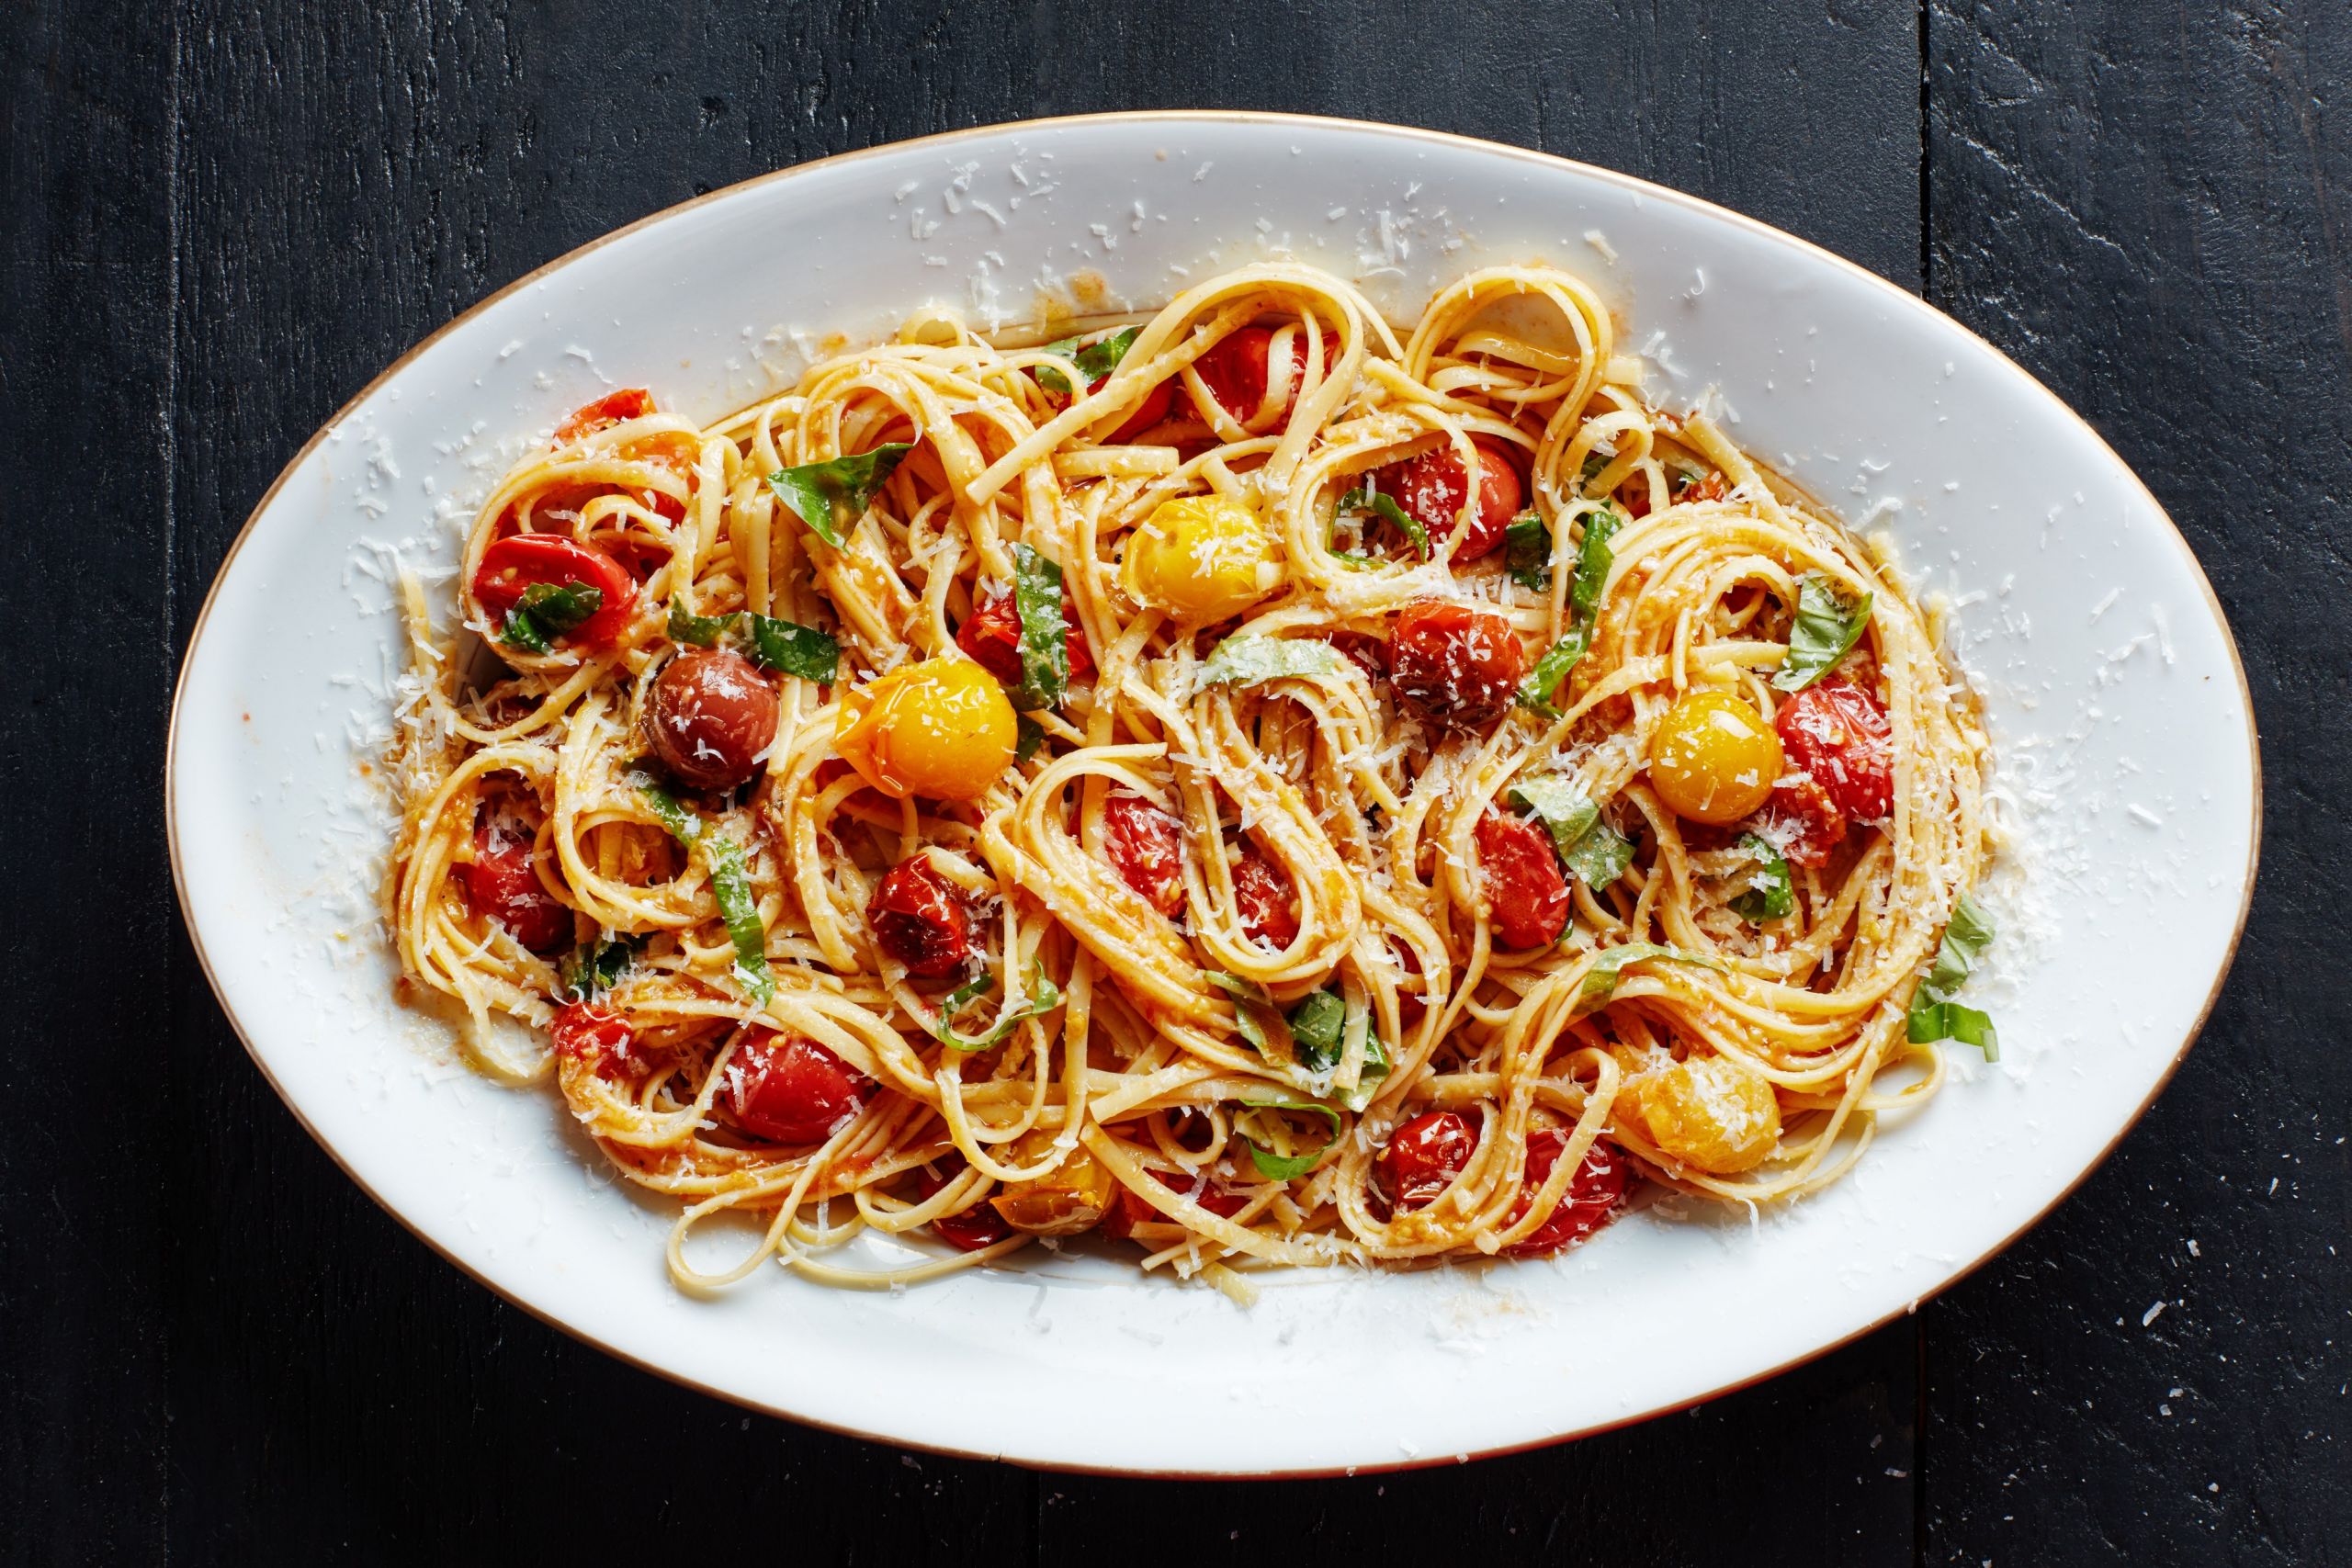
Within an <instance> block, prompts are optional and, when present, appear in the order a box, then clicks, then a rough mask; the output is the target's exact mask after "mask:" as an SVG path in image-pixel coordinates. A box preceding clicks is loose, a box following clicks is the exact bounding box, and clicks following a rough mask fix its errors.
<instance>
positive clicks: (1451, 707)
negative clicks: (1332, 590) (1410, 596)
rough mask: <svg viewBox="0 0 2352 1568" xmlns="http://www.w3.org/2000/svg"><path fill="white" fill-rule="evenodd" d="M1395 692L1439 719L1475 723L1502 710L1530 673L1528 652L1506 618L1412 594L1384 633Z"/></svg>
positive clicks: (1487, 720)
mask: <svg viewBox="0 0 2352 1568" xmlns="http://www.w3.org/2000/svg"><path fill="white" fill-rule="evenodd" d="M1388 678H1389V680H1390V681H1391V682H1393V683H1394V684H1395V685H1396V688H1397V695H1398V696H1399V697H1401V698H1403V699H1404V700H1405V701H1406V702H1407V703H1408V704H1409V705H1412V706H1413V707H1415V708H1417V709H1419V711H1420V712H1421V713H1422V714H1424V715H1426V716H1428V717H1430V719H1433V720H1435V721H1436V722H1437V723H1440V724H1451V725H1456V726H1460V727H1462V728H1473V729H1475V728H1478V727H1480V726H1482V725H1487V724H1491V723H1492V722H1494V721H1495V720H1496V719H1498V718H1500V717H1501V716H1503V714H1504V713H1505V712H1507V711H1508V710H1509V709H1510V704H1511V699H1512V698H1513V697H1514V696H1516V695H1517V694H1518V693H1519V684H1520V682H1521V681H1524V680H1525V679H1526V678H1527V650H1526V649H1524V648H1522V647H1521V646H1520V641H1519V634H1518V633H1517V632H1515V631H1513V630H1512V629H1511V625H1510V621H1509V620H1507V619H1506V618H1504V617H1503V616H1501V615H1496V614H1494V613H1493V612H1492V611H1488V610H1474V609H1472V608H1471V607H1470V606H1469V605H1467V604H1457V603H1455V602H1454V601H1453V600H1451V599H1416V600H1414V601H1413V602H1412V603H1411V604H1408V605H1406V606H1405V607H1404V608H1403V609H1401V610H1399V611H1397V624H1396V626H1395V627H1394V628H1393V629H1392V630H1391V632H1390V633H1389V637H1388Z"/></svg>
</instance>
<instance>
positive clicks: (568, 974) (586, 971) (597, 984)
mask: <svg viewBox="0 0 2352 1568" xmlns="http://www.w3.org/2000/svg"><path fill="white" fill-rule="evenodd" d="M645 943H646V939H645V938H644V937H641V936H622V937H616V938H614V939H613V940H612V941H610V942H589V943H588V944H587V945H585V946H583V947H577V948H574V949H572V951H571V953H568V954H566V955H565V957H564V960H563V964H562V966H561V967H560V969H559V970H558V971H557V986H556V995H557V996H559V997H560V998H562V999H563V1000H565V1001H567V1002H593V1001H596V1000H599V999H601V998H603V997H604V996H605V993H606V992H608V991H610V990H611V989H612V988H613V987H615V986H616V985H618V984H620V980H621V976H624V975H626V974H628V972H629V969H630V967H631V966H632V965H634V964H636V962H637V955H638V953H639V950H641V949H642V948H643V947H644V946H645Z"/></svg>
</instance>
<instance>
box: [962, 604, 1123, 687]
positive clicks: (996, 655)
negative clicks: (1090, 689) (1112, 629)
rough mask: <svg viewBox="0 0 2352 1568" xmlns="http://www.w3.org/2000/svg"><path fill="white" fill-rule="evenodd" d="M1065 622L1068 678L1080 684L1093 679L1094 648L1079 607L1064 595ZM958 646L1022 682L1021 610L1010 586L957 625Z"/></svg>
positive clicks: (1005, 677)
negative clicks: (1079, 618) (1081, 619)
mask: <svg viewBox="0 0 2352 1568" xmlns="http://www.w3.org/2000/svg"><path fill="white" fill-rule="evenodd" d="M1062 624H1063V625H1064V626H1068V627H1069V632H1068V634H1067V635H1066V636H1065V637H1064V638H1063V646H1064V649H1065V650H1066V651H1067V653H1068V655H1069V678H1070V679H1071V680H1072V681H1074V682H1078V683H1079V684H1080V685H1083V684H1085V683H1086V682H1089V681H1091V680H1092V679H1094V649H1092V648H1091V647H1089V646H1088V644H1087V641H1086V633H1085V632H1084V630H1082V629H1081V628H1080V626H1079V624H1078V606H1077V604H1074V603H1072V602H1071V600H1070V596H1069V594H1067V593H1065V594H1063V595H1062ZM956 647H958V648H960V649H963V650H964V651H965V653H967V655H969V656H970V657H971V659H972V660H974V661H975V662H976V663H978V664H979V665H980V666H981V667H982V668H983V669H985V670H987V671H988V672H989V674H991V675H993V676H995V677H996V678H997V679H998V680H1000V681H1001V682H1004V683H1005V684H1006V685H1008V686H1017V685H1019V684H1020V683H1021V609H1020V606H1019V605H1018V604H1015V603H1014V601H1013V597H1012V590H1010V589H998V590H997V591H996V592H992V593H990V594H989V596H988V597H986V598H984V599H982V600H981V601H980V603H979V606H978V608H977V609H975V610H974V611H973V612H972V613H971V614H970V615H967V616H966V617H965V618H964V624H963V625H962V626H958V627H956Z"/></svg>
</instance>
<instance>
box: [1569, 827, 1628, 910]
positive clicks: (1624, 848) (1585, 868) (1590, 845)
mask: <svg viewBox="0 0 2352 1568" xmlns="http://www.w3.org/2000/svg"><path fill="white" fill-rule="evenodd" d="M1560 858H1561V859H1562V860H1563V861H1565V862H1566V863H1567V867H1568V869H1569V870H1570V871H1572V872H1574V873H1576V874H1577V875H1578V876H1581V877H1583V878H1584V885H1585V886H1587V887H1589V888H1591V889H1592V890H1593V891H1594V892H1596V893H1598V892H1600V890H1601V889H1602V888H1604V887H1607V886H1610V885H1611V884H1612V883H1614V882H1615V881H1616V880H1617V879H1618V878H1619V877H1621V876H1623V875H1624V874H1625V868H1626V867H1627V866H1630V865H1632V864H1633V863H1634V840H1631V839H1629V838H1627V837H1625V835H1623V833H1620V832H1619V831H1618V830H1617V829H1614V828H1611V826H1610V825H1609V824H1608V823H1607V822H1605V821H1600V820H1596V821H1594V823H1593V825H1592V826H1591V827H1590V828H1588V829H1585V832H1584V835H1583V837H1581V838H1579V839H1577V841H1576V843H1575V845H1574V846H1573V847H1571V848H1570V849H1569V850H1568V852H1566V853H1565V854H1563V855H1562V856H1561V857H1560Z"/></svg>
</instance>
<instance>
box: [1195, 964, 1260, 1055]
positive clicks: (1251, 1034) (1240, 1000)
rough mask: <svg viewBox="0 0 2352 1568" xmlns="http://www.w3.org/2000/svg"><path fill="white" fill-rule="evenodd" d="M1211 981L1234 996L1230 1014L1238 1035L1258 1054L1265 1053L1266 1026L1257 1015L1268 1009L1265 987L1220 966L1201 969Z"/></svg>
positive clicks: (1229, 995) (1227, 993)
mask: <svg viewBox="0 0 2352 1568" xmlns="http://www.w3.org/2000/svg"><path fill="white" fill-rule="evenodd" d="M1204 974H1206V975H1207V976H1208V977H1209V981H1210V983H1211V984H1213V985H1215V986H1216V987H1217V989H1219V990H1221V991H1223V992H1224V993H1225V994H1226V995H1227V996H1228V997H1231V998H1233V1017H1234V1020H1235V1023H1236V1026H1237V1027H1238V1028H1239V1029H1240V1031H1241V1038H1242V1039H1244V1040H1247V1041H1248V1042H1250V1049H1252V1050H1254V1051H1256V1052H1257V1053H1258V1054H1259V1055H1261V1056H1262V1055H1265V1054H1266V1026H1265V1024H1264V1023H1263V1022H1262V1021H1261V1020H1260V1019H1259V1017H1258V1010H1259V1009H1260V1008H1269V1009H1271V1008H1272V1006H1273V1005H1274V1004H1273V1002H1272V1000H1271V999H1269V998H1268V997H1267V995H1266V992H1265V987H1262V986H1261V985H1259V984H1258V983H1257V982H1256V981H1255V980H1245V979H1243V978H1242V977H1241V976H1238V975H1228V974H1227V973H1226V972H1225V971H1223V970H1222V969H1209V970H1204Z"/></svg>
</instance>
